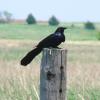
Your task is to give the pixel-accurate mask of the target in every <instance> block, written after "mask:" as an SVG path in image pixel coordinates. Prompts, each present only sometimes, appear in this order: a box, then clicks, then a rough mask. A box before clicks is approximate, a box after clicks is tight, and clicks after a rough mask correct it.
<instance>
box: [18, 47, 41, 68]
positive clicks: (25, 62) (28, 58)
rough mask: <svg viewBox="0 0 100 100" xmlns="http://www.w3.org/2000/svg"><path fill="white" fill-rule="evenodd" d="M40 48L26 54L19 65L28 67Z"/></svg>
mask: <svg viewBox="0 0 100 100" xmlns="http://www.w3.org/2000/svg"><path fill="white" fill-rule="evenodd" d="M41 51H42V48H38V47H36V48H35V49H33V50H31V51H30V52H28V53H27V54H26V56H25V57H24V58H23V59H22V60H21V62H20V63H21V65H23V66H26V65H28V64H29V63H30V62H31V61H32V60H33V59H34V58H35V57H36V56H37V55H38V54H39V53H40V52H41Z"/></svg>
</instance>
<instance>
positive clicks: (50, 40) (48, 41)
mask: <svg viewBox="0 0 100 100" xmlns="http://www.w3.org/2000/svg"><path fill="white" fill-rule="evenodd" d="M65 29H66V27H58V28H57V29H56V31H55V32H54V33H53V34H51V35H49V36H47V37H46V38H44V39H43V40H42V41H40V42H39V44H38V45H37V46H36V48H35V49H33V50H31V51H30V52H28V53H27V55H26V56H25V57H24V58H23V59H22V60H21V62H20V63H21V65H23V66H26V65H28V64H29V63H30V62H31V61H32V60H33V59H34V58H35V57H36V56H37V55H38V54H39V53H40V52H41V51H42V50H43V48H50V47H52V48H58V47H57V46H58V45H60V44H61V42H64V41H65V35H64V30H65Z"/></svg>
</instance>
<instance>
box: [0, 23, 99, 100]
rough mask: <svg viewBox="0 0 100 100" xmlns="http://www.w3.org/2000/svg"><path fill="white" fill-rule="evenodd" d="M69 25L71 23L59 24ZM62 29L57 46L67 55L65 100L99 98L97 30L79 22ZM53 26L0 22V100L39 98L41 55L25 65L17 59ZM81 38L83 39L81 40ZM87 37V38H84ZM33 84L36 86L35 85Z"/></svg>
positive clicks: (96, 99) (50, 30) (33, 99)
mask: <svg viewBox="0 0 100 100" xmlns="http://www.w3.org/2000/svg"><path fill="white" fill-rule="evenodd" d="M62 25H63V26H68V27H69V26H70V25H71V23H68V24H62ZM75 26H76V27H75V28H73V29H71V28H69V29H68V30H66V31H65V34H66V38H67V39H66V40H67V41H66V42H65V43H63V44H61V46H60V47H63V48H66V49H68V54H67V65H68V66H67V89H68V91H67V97H68V100H99V99H100V42H99V41H97V33H98V31H99V26H100V25H99V24H96V26H97V30H93V31H92V30H85V29H84V27H83V24H82V23H75ZM55 29H56V26H48V25H47V24H42V23H40V24H38V25H31V26H28V25H26V24H0V100H38V99H37V95H36V92H35V89H36V90H37V93H38V94H39V72H40V62H41V56H42V55H41V54H40V55H39V56H37V57H36V58H35V59H34V60H33V62H32V63H31V64H30V65H28V66H27V67H23V66H21V65H20V59H21V58H22V57H23V56H24V55H25V54H26V53H27V52H28V51H29V50H31V49H32V48H33V47H34V46H35V45H36V44H37V43H38V42H39V41H40V40H41V39H42V38H44V37H45V36H47V35H48V34H49V33H52V32H54V30H55ZM83 40H84V41H83ZM85 40H86V41H85ZM34 86H35V87H34Z"/></svg>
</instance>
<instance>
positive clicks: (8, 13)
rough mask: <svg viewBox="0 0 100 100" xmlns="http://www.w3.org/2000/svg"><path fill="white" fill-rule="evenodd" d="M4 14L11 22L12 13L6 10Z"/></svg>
mask: <svg viewBox="0 0 100 100" xmlns="http://www.w3.org/2000/svg"><path fill="white" fill-rule="evenodd" d="M4 16H5V19H6V21H7V22H10V21H11V20H12V14H11V13H10V12H8V11H4Z"/></svg>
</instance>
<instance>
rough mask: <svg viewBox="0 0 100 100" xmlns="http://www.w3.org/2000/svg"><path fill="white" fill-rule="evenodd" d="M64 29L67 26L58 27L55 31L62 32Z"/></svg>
mask: <svg viewBox="0 0 100 100" xmlns="http://www.w3.org/2000/svg"><path fill="white" fill-rule="evenodd" d="M65 29H67V27H58V28H57V29H56V31H55V32H60V33H63V32H64V30H65Z"/></svg>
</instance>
